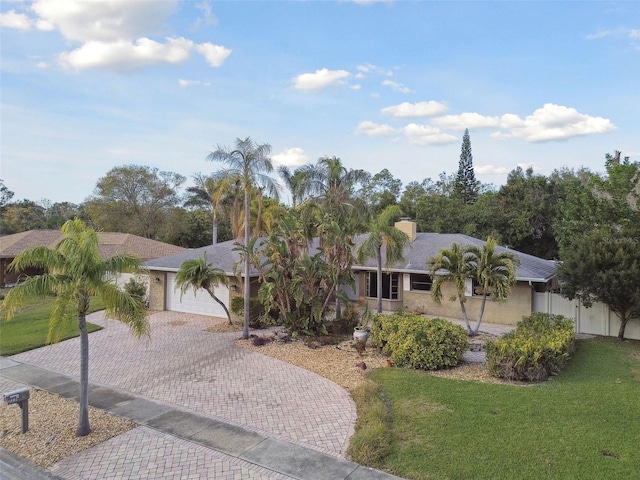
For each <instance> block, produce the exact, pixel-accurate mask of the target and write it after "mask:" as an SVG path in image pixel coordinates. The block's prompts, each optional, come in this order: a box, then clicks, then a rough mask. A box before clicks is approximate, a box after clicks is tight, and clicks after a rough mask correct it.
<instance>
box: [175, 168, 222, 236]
mask: <svg viewBox="0 0 640 480" xmlns="http://www.w3.org/2000/svg"><path fill="white" fill-rule="evenodd" d="M193 181H194V184H195V185H194V186H193V187H189V188H187V193H188V195H189V198H188V199H187V201H186V203H185V204H186V205H203V206H207V207H209V208H211V213H212V215H213V222H212V231H211V243H212V244H213V245H215V244H216V243H218V212H219V210H220V207H221V205H222V204H223V203H224V201H225V200H226V199H227V198H228V197H229V196H230V190H231V187H232V185H231V184H230V182H229V179H228V178H215V177H213V176H206V175H202V174H201V173H197V174H195V175H194V176H193Z"/></svg>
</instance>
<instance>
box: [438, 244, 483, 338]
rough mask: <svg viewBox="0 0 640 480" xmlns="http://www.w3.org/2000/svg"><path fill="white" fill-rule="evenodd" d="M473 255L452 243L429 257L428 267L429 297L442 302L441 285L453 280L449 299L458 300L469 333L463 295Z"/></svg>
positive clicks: (471, 271)
mask: <svg viewBox="0 0 640 480" xmlns="http://www.w3.org/2000/svg"><path fill="white" fill-rule="evenodd" d="M474 260H475V257H474V256H473V255H472V254H471V253H469V252H467V251H466V249H464V248H463V247H462V246H461V245H459V244H457V243H454V244H453V245H451V248H445V249H442V250H440V251H439V252H438V254H437V255H436V256H435V257H433V258H431V259H429V261H428V267H429V270H430V271H431V275H433V285H432V288H431V298H432V299H433V300H434V301H435V302H436V303H441V302H442V285H443V284H444V283H445V282H453V283H454V286H455V289H456V293H455V295H454V296H452V297H451V298H450V300H451V301H455V300H456V299H457V300H458V301H459V302H460V308H461V310H462V318H463V319H464V323H465V324H466V326H467V332H469V335H471V332H472V331H473V330H472V329H471V325H470V324H469V317H468V316H467V309H466V308H465V302H466V301H467V299H466V296H465V290H466V284H467V278H469V277H471V276H472V275H473V269H474V264H473V262H474Z"/></svg>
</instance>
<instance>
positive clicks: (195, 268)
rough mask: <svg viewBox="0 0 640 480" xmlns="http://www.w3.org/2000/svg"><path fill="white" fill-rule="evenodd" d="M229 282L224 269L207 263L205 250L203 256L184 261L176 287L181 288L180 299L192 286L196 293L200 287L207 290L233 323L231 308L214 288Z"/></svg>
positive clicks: (178, 274)
mask: <svg viewBox="0 0 640 480" xmlns="http://www.w3.org/2000/svg"><path fill="white" fill-rule="evenodd" d="M228 283H229V280H228V278H227V274H226V273H225V272H224V270H222V269H220V268H217V267H214V266H213V265H212V264H211V263H207V252H204V255H203V256H202V257H199V258H192V259H190V260H185V261H184V262H182V264H181V265H180V269H179V270H178V273H177V274H176V288H180V299H182V295H184V294H185V293H186V292H187V290H189V289H190V288H191V289H193V293H194V295H195V293H196V292H197V291H198V290H200V289H203V290H206V292H207V293H208V294H209V295H210V296H211V298H213V299H214V300H215V301H216V302H217V303H218V304H219V305H220V306H222V308H223V309H224V312H225V313H226V314H227V319H228V320H229V325H231V314H230V313H229V309H228V308H227V306H226V305H225V304H224V302H223V301H222V300H220V299H219V298H218V297H216V295H215V290H214V289H215V287H218V286H219V285H220V284H222V285H227V284H228Z"/></svg>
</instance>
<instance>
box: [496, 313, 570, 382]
mask: <svg viewBox="0 0 640 480" xmlns="http://www.w3.org/2000/svg"><path fill="white" fill-rule="evenodd" d="M574 345H575V332H574V325H573V321H572V320H570V319H568V318H566V317H564V316H562V315H548V314H545V313H532V314H531V315H530V316H528V317H524V318H523V320H522V321H521V322H519V323H518V325H517V327H516V329H515V330H513V331H511V332H509V333H506V334H505V335H503V336H502V337H500V338H499V339H497V340H492V341H490V342H487V345H486V346H485V350H486V353H487V367H488V368H489V372H490V373H491V374H492V375H493V376H495V377H499V378H505V379H507V380H519V381H528V382H539V381H542V380H546V379H547V378H549V376H551V375H555V374H556V373H558V372H559V371H560V370H562V368H563V367H564V366H565V364H566V363H567V361H568V360H569V357H570V356H571V354H572V353H573V351H574Z"/></svg>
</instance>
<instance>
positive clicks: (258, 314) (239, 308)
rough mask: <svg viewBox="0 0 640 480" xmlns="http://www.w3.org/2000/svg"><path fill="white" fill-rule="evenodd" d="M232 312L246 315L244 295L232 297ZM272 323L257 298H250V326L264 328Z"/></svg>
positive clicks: (241, 315)
mask: <svg viewBox="0 0 640 480" xmlns="http://www.w3.org/2000/svg"><path fill="white" fill-rule="evenodd" d="M230 310H231V313H233V314H235V315H238V316H240V317H243V316H244V297H242V296H235V297H232V298H231V305H230ZM267 325H271V321H270V318H269V317H267V316H266V315H265V313H264V307H263V306H262V303H260V301H259V300H258V299H257V298H250V299H249V326H250V327H251V328H263V327H265V326H267Z"/></svg>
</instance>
